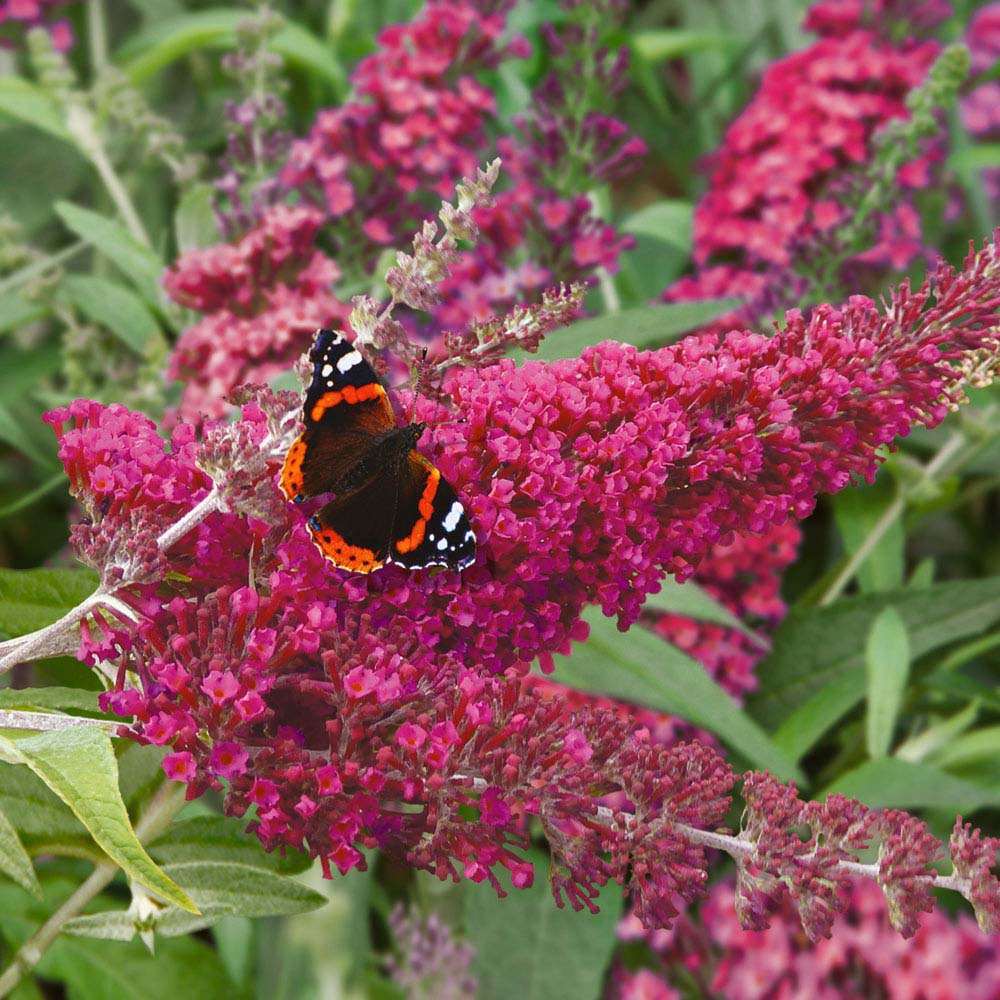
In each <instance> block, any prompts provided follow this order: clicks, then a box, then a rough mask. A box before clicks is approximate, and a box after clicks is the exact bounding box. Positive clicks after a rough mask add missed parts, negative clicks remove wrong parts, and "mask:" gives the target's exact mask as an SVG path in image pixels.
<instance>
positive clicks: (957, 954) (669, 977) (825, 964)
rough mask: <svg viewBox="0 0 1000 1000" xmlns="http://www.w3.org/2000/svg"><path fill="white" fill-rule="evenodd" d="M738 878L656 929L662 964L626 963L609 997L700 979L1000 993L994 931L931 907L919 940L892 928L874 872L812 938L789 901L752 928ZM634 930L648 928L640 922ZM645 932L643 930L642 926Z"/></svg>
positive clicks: (829, 996)
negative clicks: (765, 924)
mask: <svg viewBox="0 0 1000 1000" xmlns="http://www.w3.org/2000/svg"><path fill="white" fill-rule="evenodd" d="M735 899H736V895H735V888H734V886H733V884H732V883H731V882H723V883H719V884H718V885H716V886H714V887H713V888H712V889H711V891H710V892H709V896H708V899H707V900H706V901H705V902H704V903H703V904H702V905H701V906H700V907H699V910H698V913H699V918H698V919H697V921H695V920H692V919H690V917H689V916H687V915H685V916H684V917H683V918H681V920H680V921H679V922H678V924H677V925H676V926H675V928H674V929H673V930H672V931H670V932H667V933H663V934H660V933H658V934H657V935H656V937H657V938H659V939H661V940H660V941H659V942H658V943H657V944H656V945H654V946H655V947H656V950H657V952H658V956H657V958H658V962H657V970H656V971H653V969H651V968H647V969H642V970H640V971H637V972H627V971H626V970H624V969H619V970H617V972H616V973H615V976H614V984H613V986H612V988H611V990H610V991H609V993H608V1000H677V998H678V996H679V994H678V993H677V992H676V991H675V990H674V988H673V986H672V985H671V983H678V982H690V981H691V980H694V981H695V982H696V983H697V984H698V986H699V988H700V990H701V991H702V995H709V994H711V995H712V996H717V997H720V998H721V1000H776V998H791V997H809V998H810V1000H845V998H848V997H850V998H851V1000H854V998H858V1000H862V998H864V1000H869V998H870V1000H883V998H886V1000H994V998H995V997H996V996H998V995H1000V954H998V950H997V941H996V938H995V937H993V936H991V935H990V934H987V933H984V932H983V931H981V930H980V929H979V928H977V927H976V925H975V923H974V921H972V920H971V919H970V918H969V917H968V916H965V915H964V914H963V915H960V916H959V917H957V919H955V920H954V921H952V920H950V919H949V918H948V917H947V916H945V915H944V914H942V913H938V912H934V913H930V914H926V915H925V916H924V917H922V919H921V926H920V928H919V930H918V931H917V932H916V934H915V935H914V936H913V938H912V939H910V940H909V941H904V940H902V939H901V938H900V937H899V935H897V934H896V933H894V932H893V930H892V928H891V926H890V924H889V920H888V914H887V910H886V902H885V899H884V898H883V896H882V893H881V892H879V890H878V888H877V887H876V886H875V885H873V884H872V883H871V882H868V881H866V880H856V881H854V882H852V883H851V884H850V886H849V888H848V889H847V891H846V893H845V896H844V919H843V920H841V921H840V922H839V923H838V924H837V926H836V927H835V928H834V931H833V934H832V935H831V937H830V938H829V939H827V940H824V941H818V942H807V941H805V940H804V939H803V937H802V934H801V932H800V930H799V924H798V921H797V919H796V916H795V914H794V912H793V910H792V907H791V904H790V903H789V902H787V901H786V902H785V903H784V904H783V906H782V908H781V909H780V910H779V911H778V913H777V914H776V919H775V920H774V921H773V922H772V924H771V926H770V927H769V928H768V929H766V930H760V931H747V930H744V929H743V928H741V927H740V925H739V922H738V920H737V918H736V915H735V912H734V903H735ZM624 933H625V936H626V937H627V938H631V937H634V936H636V935H637V934H641V931H639V930H638V928H637V927H636V926H635V924H634V922H632V921H629V922H628V923H627V926H626V927H625V928H624ZM643 936H644V935H643Z"/></svg>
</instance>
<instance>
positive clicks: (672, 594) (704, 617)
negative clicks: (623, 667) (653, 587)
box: [643, 576, 767, 645]
mask: <svg viewBox="0 0 1000 1000" xmlns="http://www.w3.org/2000/svg"><path fill="white" fill-rule="evenodd" d="M643 606H644V607H645V608H646V609H647V610H649V611H666V612H667V613H668V614H672V615H684V617H685V618H693V619H694V620H695V621H700V622H712V623H713V624H715V625H724V626H725V627H726V628H731V629H735V630H736V631H737V632H742V633H743V634H744V635H745V636H746V637H747V638H748V639H751V640H753V641H754V642H756V643H757V644H758V645H767V642H766V641H765V640H763V639H761V637H760V636H758V635H757V633H756V632H754V631H753V629H751V628H747V626H746V625H744V624H743V622H742V621H740V619H739V618H737V617H736V615H734V614H733V613H732V612H731V611H730V610H729V608H727V607H726V606H725V605H724V604H720V603H719V601H717V600H716V599H715V598H714V597H712V595H711V594H709V593H708V591H706V590H704V589H703V588H702V587H699V586H698V584H697V583H695V582H694V581H693V580H687V581H686V582H684V583H678V582H677V581H676V580H675V579H674V578H673V577H672V576H668V577H667V578H666V579H665V580H663V581H662V584H661V588H660V592H659V593H658V594H650V595H649V596H648V597H647V598H646V603H645V605H643Z"/></svg>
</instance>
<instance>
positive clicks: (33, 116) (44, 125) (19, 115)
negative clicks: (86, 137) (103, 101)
mask: <svg viewBox="0 0 1000 1000" xmlns="http://www.w3.org/2000/svg"><path fill="white" fill-rule="evenodd" d="M0 114H2V115H6V116H7V117H8V118H13V119H15V120H16V121H21V122H24V123H25V124H26V125H32V126H34V127H35V128H40V129H43V130H44V131H46V132H48V133H49V135H54V136H55V137H56V138H57V139H63V140H65V141H66V142H72V141H73V140H72V139H71V138H70V134H69V132H68V131H67V130H66V126H65V125H64V124H63V118H62V114H61V112H60V111H59V105H58V104H56V102H55V101H54V100H53V99H52V98H51V97H50V96H49V95H48V94H47V93H46V92H45V91H44V90H43V89H42V88H41V87H39V86H37V85H36V84H34V83H29V82H28V81H27V80H25V79H23V78H22V77H19V76H14V75H8V76H0Z"/></svg>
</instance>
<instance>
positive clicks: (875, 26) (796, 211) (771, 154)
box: [664, 0, 949, 332]
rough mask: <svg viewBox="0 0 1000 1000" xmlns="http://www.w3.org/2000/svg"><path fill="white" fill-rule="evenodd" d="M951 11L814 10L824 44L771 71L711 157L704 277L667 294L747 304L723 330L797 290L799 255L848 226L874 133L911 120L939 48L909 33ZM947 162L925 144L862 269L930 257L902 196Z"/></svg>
mask: <svg viewBox="0 0 1000 1000" xmlns="http://www.w3.org/2000/svg"><path fill="white" fill-rule="evenodd" d="M882 8H884V9H882ZM948 13H949V8H948V5H947V4H942V3H927V4H917V5H914V4H905V5H904V4H889V3H886V4H883V3H876V4H869V3H862V2H861V0H843V2H842V0H836V2H829V3H817V4H814V5H813V6H812V7H811V8H810V11H809V14H808V15H807V17H806V22H805V27H806V28H807V29H810V30H812V31H815V32H816V33H817V34H819V35H820V36H821V37H820V39H819V40H818V41H816V42H814V43H813V44H812V45H810V46H808V47H807V48H805V49H802V50H801V51H799V52H794V53H792V54H791V55H788V56H786V57H785V58H784V59H780V60H778V61H777V62H775V63H773V64H771V65H770V66H769V67H768V69H767V70H766V71H765V73H764V75H763V78H762V80H761V85H760V89H759V90H758V92H757V94H756V95H755V96H754V98H753V100H752V101H751V102H750V104H749V105H748V106H747V107H746V109H745V110H744V111H743V112H742V113H741V114H740V116H739V117H738V118H737V119H736V120H735V121H734V122H733V123H732V124H731V125H730V127H729V129H728V131H727V132H726V136H725V139H724V141H723V144H722V146H721V147H720V148H719V149H718V150H717V151H716V152H715V153H714V154H713V155H712V157H711V159H710V166H711V176H710V179H709V189H708V191H707V193H706V194H705V196H704V197H703V198H702V199H701V201H700V202H699V203H698V205H697V207H696V209H695V222H694V259H695V262H696V264H697V270H696V271H695V273H694V274H693V275H690V276H687V277H684V278H681V279H680V280H678V281H677V282H675V283H674V284H673V285H672V286H671V287H670V288H668V289H667V291H666V292H665V293H664V297H665V298H666V299H667V300H669V301H686V300H691V299H706V298H716V297H723V296H728V295H738V296H742V297H744V298H746V299H747V300H748V305H747V306H746V307H745V308H743V309H741V310H739V311H738V312H737V313H733V314H730V315H728V316H726V317H722V318H720V320H718V321H717V322H716V323H715V324H713V326H712V329H713V330H715V331H717V332H724V331H725V330H726V329H728V328H729V326H731V325H733V324H734V323H751V324H752V323H754V322H755V321H756V320H757V319H758V318H759V317H760V316H762V315H766V314H767V313H768V312H771V311H773V310H774V309H775V308H784V307H787V305H788V304H789V302H790V301H794V300H795V299H796V298H797V297H798V296H799V295H800V294H801V293H802V291H803V290H804V287H803V285H802V280H801V278H799V277H798V276H797V275H796V274H795V272H794V268H793V267H792V264H793V260H799V259H800V258H801V256H802V254H803V251H804V250H807V249H808V248H809V247H810V245H812V244H818V243H820V242H822V240H823V239H824V238H825V236H826V234H828V233H829V232H831V231H832V230H834V229H835V228H836V227H837V226H838V225H840V224H842V223H844V222H845V221H846V217H845V213H846V212H847V211H849V210H848V209H847V208H846V207H845V206H844V204H843V203H842V196H843V194H844V193H845V192H846V191H847V190H848V187H847V185H848V183H849V177H850V171H851V170H852V169H856V168H858V167H859V166H863V165H864V164H866V163H868V162H869V161H870V159H871V156H872V149H873V139H874V137H875V135H876V133H877V132H878V130H879V128H881V127H882V126H883V125H885V124H886V123H887V122H890V121H892V120H894V119H900V118H905V117H907V115H908V112H907V109H906V105H905V103H904V101H905V98H906V95H907V94H908V93H909V92H910V91H911V90H912V89H913V88H914V87H916V86H917V85H919V84H920V83H922V82H923V80H924V78H925V76H926V74H927V71H928V69H929V67H930V65H931V63H932V62H933V61H934V58H935V56H936V55H937V54H938V52H939V51H940V45H939V44H938V43H937V42H936V41H930V40H928V41H921V40H919V39H918V38H915V37H914V32H917V31H919V30H921V29H926V28H927V27H929V26H932V25H933V24H935V23H937V22H938V21H940V20H941V19H943V18H944V17H946V16H947V14H948ZM900 36H902V37H900ZM940 157H941V150H940V149H939V148H937V147H932V148H929V149H928V150H927V152H926V153H925V154H924V155H922V156H920V157H918V158H917V159H916V160H914V161H912V162H910V163H908V164H906V165H905V166H904V167H903V168H902V169H901V170H900V171H899V173H898V175H897V178H896V187H897V190H898V191H899V192H900V193H901V194H902V195H904V197H902V199H901V200H900V202H899V204H898V205H896V206H894V207H893V208H892V209H891V211H889V212H887V213H884V214H883V215H882V216H881V217H880V219H879V221H878V236H877V237H876V241H875V243H874V244H873V245H872V246H870V247H869V248H868V249H866V250H865V251H864V252H863V254H862V255H861V256H860V257H859V258H858V261H859V262H862V263H864V264H865V266H866V267H868V268H871V267H872V266H873V265H874V266H876V267H891V268H894V269H897V270H898V269H902V268H904V267H906V266H907V264H909V262H910V261H911V260H913V258H914V257H915V256H916V255H918V254H919V253H921V252H922V251H923V243H922V241H921V227H920V219H919V215H918V214H917V212H916V210H915V208H914V207H913V206H912V204H910V202H909V199H908V198H907V197H905V195H906V194H908V193H909V192H912V191H914V190H916V189H919V188H923V187H926V186H928V185H929V184H930V183H931V180H932V176H933V174H932V169H931V168H932V166H933V163H934V162H935V160H938V159H940Z"/></svg>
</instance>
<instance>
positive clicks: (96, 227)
mask: <svg viewBox="0 0 1000 1000" xmlns="http://www.w3.org/2000/svg"><path fill="white" fill-rule="evenodd" d="M56 212H58V213H59V217H60V218H61V219H62V221H63V223H64V224H65V225H66V228H67V229H69V230H71V231H72V232H73V233H75V234H76V235H77V236H79V237H80V239H82V240H86V241H87V242H88V243H89V244H90V245H91V246H92V247H94V249H95V250H97V251H99V252H100V253H102V254H103V255H104V256H105V257H107V258H108V260H110V261H111V263H112V264H114V265H115V267H117V268H118V270H119V271H121V273H122V274H123V275H125V277H126V278H127V279H128V280H129V281H131V282H132V284H133V286H134V287H135V289H136V290H137V291H138V292H139V293H140V294H141V295H142V297H143V298H144V299H145V300H146V303H147V304H148V305H151V306H159V304H160V301H161V299H162V293H161V290H160V276H161V275H162V273H163V261H161V260H160V258H159V257H157V256H156V254H155V253H153V251H152V250H150V249H149V248H148V247H144V246H143V245H142V244H141V243H139V242H138V240H136V239H134V238H133V237H132V236H131V235H130V234H129V232H128V231H127V230H126V229H125V227H124V226H122V225H120V224H119V223H117V222H115V220H114V219H109V218H107V217H106V216H103V215H100V214H98V213H97V212H92V211H91V210H90V209H89V208H83V207H81V206H80V205H74V204H73V203H72V202H68V201H60V202H57V203H56Z"/></svg>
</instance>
